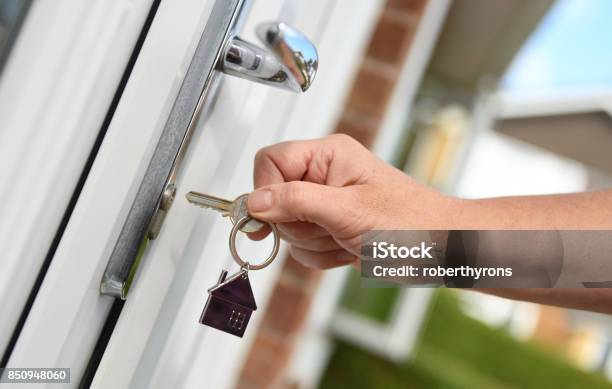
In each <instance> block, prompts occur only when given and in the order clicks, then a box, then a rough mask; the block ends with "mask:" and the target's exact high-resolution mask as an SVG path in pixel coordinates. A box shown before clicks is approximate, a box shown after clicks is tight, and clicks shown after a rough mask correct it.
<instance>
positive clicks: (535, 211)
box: [453, 190, 612, 313]
mask: <svg viewBox="0 0 612 389" xmlns="http://www.w3.org/2000/svg"><path fill="white" fill-rule="evenodd" d="M459 204H460V206H459V208H458V212H457V213H456V219H455V220H454V222H455V226H454V227H453V229H500V230H501V229H550V230H553V229H559V230H572V229H575V230H580V229H585V230H586V229H603V230H605V229H612V191H611V190H607V191H601V192H592V193H577V194H565V195H547V196H521V197H504V198H491V199H478V200H459ZM611 260H612V258H611ZM611 266H612V264H611ZM480 291H482V292H486V293H490V294H494V295H498V296H502V297H508V298H512V299H519V300H525V301H531V302H536V303H542V304H549V305H556V306H562V307H567V308H575V309H585V310H590V311H597V312H604V313H612V289H512V288H503V289H502V288H499V289H480Z"/></svg>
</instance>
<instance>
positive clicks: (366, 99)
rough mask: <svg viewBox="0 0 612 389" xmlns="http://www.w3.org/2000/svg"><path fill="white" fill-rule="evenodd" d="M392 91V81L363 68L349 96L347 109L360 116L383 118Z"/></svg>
mask: <svg viewBox="0 0 612 389" xmlns="http://www.w3.org/2000/svg"><path fill="white" fill-rule="evenodd" d="M392 91H393V81H392V80H390V79H389V78H388V77H386V76H384V75H380V74H378V73H376V72H373V71H370V70H368V69H367V68H364V67H362V68H361V69H360V71H359V74H358V75H357V78H356V80H355V82H354V84H353V88H352V89H351V92H350V94H349V97H348V101H347V104H346V106H347V109H349V110H351V111H353V112H355V113H358V114H363V115H371V116H374V117H382V115H383V113H384V111H385V108H386V106H387V103H388V101H389V98H390V97H391V93H392Z"/></svg>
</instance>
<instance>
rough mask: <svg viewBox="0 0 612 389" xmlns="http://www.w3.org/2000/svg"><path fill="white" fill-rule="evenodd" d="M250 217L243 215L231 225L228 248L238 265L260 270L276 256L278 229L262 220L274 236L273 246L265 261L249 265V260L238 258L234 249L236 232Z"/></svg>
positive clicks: (278, 239)
mask: <svg viewBox="0 0 612 389" xmlns="http://www.w3.org/2000/svg"><path fill="white" fill-rule="evenodd" d="M251 219H252V217H251V216H249V215H245V216H243V217H241V218H240V219H238V221H237V222H236V224H234V227H232V232H231V233H230V238H229V249H230V252H231V253H232V257H234V261H236V263H237V264H238V265H240V267H241V268H243V269H246V270H260V269H263V268H264V267H266V266H268V265H269V264H271V263H272V261H273V260H274V258H276V255H277V254H278V249H279V247H280V237H279V235H278V229H277V228H276V225H275V224H274V223H267V222H264V223H266V224H267V225H269V226H270V228H271V229H272V235H273V236H274V247H273V248H272V253H270V255H269V256H268V258H266V260H265V261H263V262H262V263H261V264H259V265H251V264H250V263H249V262H247V261H245V260H244V259H242V258H240V255H239V254H238V251H237V250H236V235H237V234H238V231H240V228H241V227H242V226H244V225H245V224H247V223H248V222H249V221H250V220H251Z"/></svg>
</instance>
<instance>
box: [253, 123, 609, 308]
mask: <svg viewBox="0 0 612 389" xmlns="http://www.w3.org/2000/svg"><path fill="white" fill-rule="evenodd" d="M254 181H255V188H256V189H257V190H256V191H255V192H253V194H251V196H250V197H249V204H248V205H249V212H250V213H251V214H252V215H253V216H254V217H257V218H259V219H262V220H266V221H270V222H275V223H278V226H279V230H280V231H281V235H282V237H283V239H285V240H286V241H287V242H289V243H290V245H291V252H292V255H293V257H294V258H296V259H297V260H299V261H300V262H302V263H303V264H305V265H307V266H311V267H317V268H321V269H327V268H331V267H336V266H341V265H347V264H354V263H356V261H357V259H358V256H359V253H360V238H361V234H362V233H363V232H365V231H369V230H375V229H422V230H458V229H611V230H612V191H610V190H608V191H602V192H596V193H579V194H568V195H550V196H523V197H505V198H492V199H479V200H465V199H458V198H454V197H449V196H446V195H444V194H441V193H439V192H437V191H435V190H433V189H431V188H429V187H427V186H424V185H421V184H419V183H417V182H416V181H414V180H413V179H411V178H410V177H408V176H406V175H405V174H404V173H403V172H401V171H399V170H397V169H395V168H393V167H391V166H389V165H387V164H386V163H384V162H382V161H380V160H379V159H377V158H376V157H375V156H374V155H373V154H371V153H370V152H369V151H368V150H366V149H365V148H363V147H362V146H361V145H360V144H359V143H357V142H356V141H354V140H352V139H351V138H349V137H347V136H338V135H336V136H330V137H327V138H324V139H320V140H310V141H298V142H285V143H280V144H277V145H273V146H270V147H267V148H265V149H262V150H261V151H260V152H259V153H258V155H257V157H256V159H255V171H254ZM263 236H265V235H263V234H255V235H253V236H252V237H253V238H254V239H259V238H262V237H263ZM485 291H486V292H488V293H492V294H496V295H500V296H504V297H509V298H515V299H522V300H527V301H534V302H539V303H544V304H551V305H558V306H564V307H570V308H578V309H586V310H593V311H600V312H609V313H612V289H487V290H485Z"/></svg>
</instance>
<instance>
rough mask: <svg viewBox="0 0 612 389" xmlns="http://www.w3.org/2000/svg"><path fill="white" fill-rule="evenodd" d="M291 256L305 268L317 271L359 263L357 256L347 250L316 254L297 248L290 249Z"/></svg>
mask: <svg viewBox="0 0 612 389" xmlns="http://www.w3.org/2000/svg"><path fill="white" fill-rule="evenodd" d="M290 251H291V256H293V258H295V259H296V260H298V261H299V262H301V263H302V264H303V265H304V266H308V267H313V268H316V269H322V270H323V269H331V268H334V267H338V266H344V265H350V264H353V263H354V262H356V261H357V256H355V255H353V254H351V253H349V252H348V251H346V250H332V251H325V252H315V251H310V250H305V249H302V248H299V247H296V246H291V248H290Z"/></svg>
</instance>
